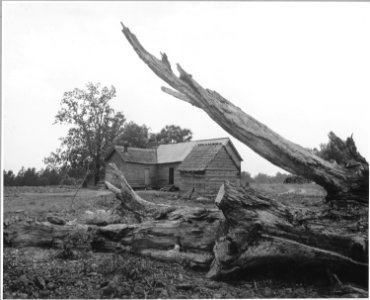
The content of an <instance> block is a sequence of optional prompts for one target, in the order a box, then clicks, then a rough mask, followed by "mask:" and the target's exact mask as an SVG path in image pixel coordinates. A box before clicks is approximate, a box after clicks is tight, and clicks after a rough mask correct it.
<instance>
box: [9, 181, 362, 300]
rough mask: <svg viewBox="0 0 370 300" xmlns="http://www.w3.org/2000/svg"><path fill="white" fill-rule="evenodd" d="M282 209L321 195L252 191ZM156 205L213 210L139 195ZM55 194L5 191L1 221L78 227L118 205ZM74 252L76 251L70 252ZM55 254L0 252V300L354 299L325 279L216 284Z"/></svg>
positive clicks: (115, 261) (274, 274) (266, 275)
mask: <svg viewBox="0 0 370 300" xmlns="http://www.w3.org/2000/svg"><path fill="white" fill-rule="evenodd" d="M254 188H256V189H259V190H261V191H263V192H265V193H267V194H270V195H273V196H274V197H276V198H279V200H281V201H283V202H284V201H297V205H299V202H300V201H309V202H310V203H312V204H316V203H317V204H319V202H320V200H321V199H322V197H323V195H324V192H323V190H322V189H320V187H318V186H317V185H314V184H305V185H261V186H254ZM138 193H139V194H140V195H141V196H142V197H143V198H145V199H147V200H149V201H153V202H156V203H166V204H172V205H198V206H203V207H214V204H213V201H211V200H210V201H206V200H204V199H203V200H201V201H197V200H192V201H190V200H183V199H181V198H180V197H179V196H178V194H177V193H166V192H159V191H139V192H138ZM74 194H75V190H72V189H68V188H56V187H9V188H8V187H6V188H5V190H4V219H5V220H6V219H8V220H9V219H12V221H14V222H16V221H17V220H24V219H33V220H38V221H43V220H45V219H46V216H47V215H49V214H52V215H56V216H60V217H63V218H64V219H66V220H76V221H79V222H80V221H83V218H84V214H85V212H86V210H90V211H95V210H98V209H104V210H107V209H110V208H112V207H114V206H116V205H118V204H119V202H118V201H117V200H116V199H115V198H114V195H113V194H112V193H110V192H108V191H96V190H91V189H82V190H80V191H79V192H78V194H77V197H76V198H75V199H74V201H73V205H72V199H73V196H74ZM71 247H75V245H71ZM62 254H65V250H64V252H63V251H62V250H58V249H39V248H23V249H16V248H9V247H5V248H4V254H3V255H4V257H3V258H4V260H3V262H4V263H3V272H4V273H3V275H4V277H3V290H4V294H3V297H4V298H13V299H14V298H46V299H52V298H60V299H61V298H84V299H88V298H91V299H92V298H95V299H96V298H171V299H179V298H196V299H199V298H306V297H309V298H316V297H356V296H357V295H356V293H353V291H349V292H347V293H346V292H345V291H344V292H343V288H342V287H341V288H339V287H338V286H337V285H335V284H333V283H330V278H329V277H328V276H326V275H325V272H310V273H307V272H303V270H284V271H283V272H282V270H269V269H266V270H262V271H259V272H253V273H249V274H244V275H243V276H242V277H240V278H233V280H231V281H229V282H215V281H212V280H208V279H206V278H205V272H200V271H195V270H191V269H188V268H185V267H184V266H181V265H179V264H176V263H164V262H159V261H154V260H151V259H148V258H143V257H138V256H136V255H134V254H128V253H94V252H92V251H90V250H89V249H86V248H84V247H79V250H78V251H75V253H74V255H72V256H68V255H62Z"/></svg>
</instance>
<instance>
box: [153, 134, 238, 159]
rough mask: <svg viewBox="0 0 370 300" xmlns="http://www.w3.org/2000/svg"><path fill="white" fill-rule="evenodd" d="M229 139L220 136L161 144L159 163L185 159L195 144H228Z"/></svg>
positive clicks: (158, 152) (158, 153)
mask: <svg viewBox="0 0 370 300" xmlns="http://www.w3.org/2000/svg"><path fill="white" fill-rule="evenodd" d="M229 141H230V139H229V138H218V139H208V140H198V141H190V142H184V143H177V144H165V145H159V146H158V148H157V163H158V164H165V163H173V162H179V161H183V160H184V159H185V158H186V157H187V156H188V155H189V153H190V152H191V150H192V149H193V148H194V146H196V145H199V144H207V143H218V144H222V145H226V144H227V143H228V142H229ZM240 160H241V158H240Z"/></svg>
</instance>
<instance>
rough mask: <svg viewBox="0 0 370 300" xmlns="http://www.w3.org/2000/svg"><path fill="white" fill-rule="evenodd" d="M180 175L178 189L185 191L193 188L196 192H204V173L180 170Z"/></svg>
mask: <svg viewBox="0 0 370 300" xmlns="http://www.w3.org/2000/svg"><path fill="white" fill-rule="evenodd" d="M180 176H181V178H180V182H179V189H180V191H181V192H187V191H189V190H191V189H192V188H194V189H195V191H196V192H197V193H199V194H204V192H205V188H206V176H205V174H194V173H188V172H181V173H180Z"/></svg>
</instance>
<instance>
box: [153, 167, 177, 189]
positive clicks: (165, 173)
mask: <svg viewBox="0 0 370 300" xmlns="http://www.w3.org/2000/svg"><path fill="white" fill-rule="evenodd" d="M179 165H180V163H179V162H177V163H170V164H160V165H157V171H156V186H157V187H159V188H160V187H164V186H166V185H168V184H169V169H170V168H174V185H175V186H177V187H179V183H180V172H179V171H178V167H179Z"/></svg>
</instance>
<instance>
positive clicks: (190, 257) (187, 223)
mask: <svg viewBox="0 0 370 300" xmlns="http://www.w3.org/2000/svg"><path fill="white" fill-rule="evenodd" d="M112 169H113V172H114V174H115V175H116V176H117V177H118V178H119V179H120V182H121V189H118V188H117V187H115V186H113V185H111V184H110V183H109V182H106V185H107V187H108V188H109V189H110V190H111V191H112V192H113V193H115V194H116V197H117V199H119V200H120V201H121V205H120V206H119V207H118V208H116V212H115V213H116V214H117V213H118V214H121V215H122V216H123V217H122V220H124V215H125V214H127V212H130V213H132V214H133V215H135V216H136V219H137V221H138V223H135V224H109V225H107V226H96V225H86V224H73V225H68V223H67V225H54V224H51V223H50V222H20V223H15V224H12V225H9V226H6V228H5V229H4V242H5V243H4V244H5V245H10V246H14V247H26V246H35V247H60V246H61V245H63V244H65V243H68V240H69V239H71V237H73V235H75V234H77V235H78V234H81V235H82V236H85V235H88V238H87V241H86V242H87V243H89V244H90V245H91V248H92V249H93V250H96V251H128V252H132V253H135V254H139V255H143V256H149V257H152V258H156V259H161V260H168V261H176V262H179V263H182V264H186V265H189V266H191V267H194V268H202V269H208V268H209V266H210V264H211V262H212V260H213V257H214V255H213V246H214V242H215V240H216V235H217V232H218V228H219V225H220V223H221V222H222V221H224V217H223V215H222V212H221V211H220V210H218V209H217V208H215V209H205V208H201V207H188V206H181V207H175V206H167V205H159V204H154V203H152V202H149V201H146V200H144V199H142V198H141V197H140V196H139V195H137V194H136V193H135V191H134V190H133V189H132V188H131V187H130V185H129V184H128V183H127V181H126V179H125V177H124V176H123V174H122V173H121V172H120V171H119V170H118V169H117V167H116V166H115V165H114V164H112ZM106 219H107V218H105V219H104V221H106ZM114 219H116V218H114ZM95 223H104V222H98V220H96V221H95Z"/></svg>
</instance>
